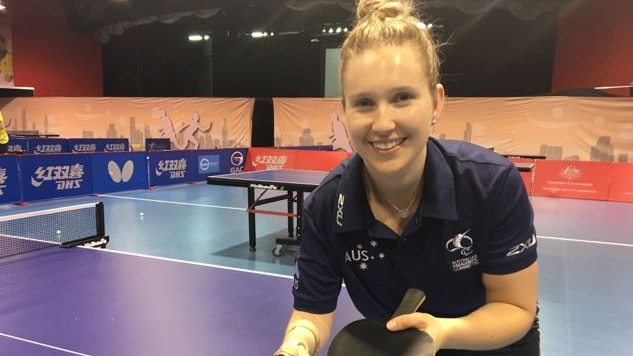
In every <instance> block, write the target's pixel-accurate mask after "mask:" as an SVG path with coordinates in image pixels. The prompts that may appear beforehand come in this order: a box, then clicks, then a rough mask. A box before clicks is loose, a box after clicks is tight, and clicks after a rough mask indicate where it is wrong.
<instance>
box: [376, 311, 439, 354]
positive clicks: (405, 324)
mask: <svg viewBox="0 0 633 356" xmlns="http://www.w3.org/2000/svg"><path fill="white" fill-rule="evenodd" d="M411 328H415V329H418V330H420V331H424V332H426V333H427V334H429V336H431V338H432V339H433V349H434V350H435V353H437V352H438V351H439V350H440V348H441V347H442V344H443V342H444V339H445V331H444V328H443V327H442V319H439V318H436V317H434V316H433V315H431V314H427V313H411V314H404V315H400V316H398V317H395V318H393V319H391V320H389V321H388V322H387V329H389V330H390V331H400V330H405V329H411Z"/></svg>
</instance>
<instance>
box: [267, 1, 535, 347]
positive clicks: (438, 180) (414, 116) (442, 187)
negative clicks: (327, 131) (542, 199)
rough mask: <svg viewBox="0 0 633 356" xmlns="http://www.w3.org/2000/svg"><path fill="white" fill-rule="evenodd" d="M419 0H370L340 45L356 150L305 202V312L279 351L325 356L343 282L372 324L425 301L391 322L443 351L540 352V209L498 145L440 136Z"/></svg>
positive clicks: (439, 97)
mask: <svg viewBox="0 0 633 356" xmlns="http://www.w3.org/2000/svg"><path fill="white" fill-rule="evenodd" d="M413 11H414V9H413V3H412V1H408V0H400V1H397V0H391V1H389V0H360V1H359V3H358V8H357V24H356V26H355V28H354V29H353V31H351V33H350V34H349V35H348V38H347V39H346V40H345V42H344V44H343V46H342V50H341V68H340V77H341V88H342V90H343V106H344V110H345V116H346V121H347V129H348V132H349V136H350V141H351V144H352V147H353V148H354V151H355V154H354V155H353V156H352V157H350V158H349V159H348V160H346V161H345V162H343V163H342V164H341V165H340V166H339V167H337V168H336V169H335V170H333V171H332V172H331V173H330V174H329V175H328V177H326V178H325V180H324V181H323V182H322V183H321V184H320V186H319V187H318V188H317V189H316V190H315V191H314V192H313V193H312V194H311V195H310V196H309V198H308V199H307V201H306V203H305V208H304V210H303V212H304V219H303V238H302V242H301V246H300V250H299V255H298V257H297V261H296V273H295V283H294V289H293V295H294V309H293V311H292V315H291V317H290V320H289V322H288V327H287V329H286V334H285V337H284V339H283V342H282V344H281V346H280V348H279V350H278V351H276V353H275V355H292V356H294V355H314V354H315V353H316V351H317V350H318V349H319V348H320V346H321V345H322V344H324V343H325V342H326V341H327V340H328V337H329V336H330V331H331V327H332V322H333V317H334V312H335V308H336V302H337V297H338V294H339V292H340V289H341V283H342V282H344V283H345V285H346V287H347V290H348V293H349V295H350V298H351V299H352V301H353V302H354V305H355V306H356V307H357V308H358V310H359V311H360V312H361V313H362V314H363V315H364V316H365V317H368V318H376V317H379V318H385V319H387V318H389V316H390V315H391V314H392V313H393V312H394V311H395V309H396V307H397V306H398V303H399V302H400V299H401V298H402V296H403V295H404V293H405V291H406V290H407V288H410V287H415V288H418V289H420V290H423V291H424V292H425V293H426V296H427V298H426V301H425V302H424V304H422V306H421V308H420V309H419V310H418V311H417V312H415V313H412V314H407V315H403V316H400V317H397V318H394V319H392V320H390V321H389V322H388V323H387V328H388V329H390V330H394V331H395V330H402V329H406V328H418V329H420V330H424V331H426V332H427V333H428V334H429V335H430V336H431V337H432V338H433V341H434V348H435V350H436V354H437V355H444V356H448V355H478V354H481V355H521V356H528V355H529V356H531V355H538V354H539V330H538V322H537V317H536V314H537V275H538V265H537V253H536V234H535V231H534V226H533V212H532V207H531V205H530V201H529V199H528V195H527V193H526V190H525V188H524V185H523V181H522V180H521V177H520V175H519V173H518V170H517V169H516V168H515V167H514V166H513V165H512V164H511V163H509V162H508V161H507V160H506V159H505V158H503V157H500V156H498V155H496V154H495V153H493V152H492V151H490V150H488V149H485V148H482V147H479V146H475V145H472V144H469V143H467V142H461V141H446V140H441V141H440V140H436V139H433V138H429V132H430V130H431V127H432V126H433V125H434V124H435V123H436V122H437V120H438V118H439V117H440V114H441V112H442V108H443V106H444V88H443V87H442V85H441V84H439V74H438V73H439V61H438V57H437V52H436V45H435V44H434V42H433V40H432V37H431V35H430V34H429V32H428V31H426V30H424V29H421V28H420V27H418V18H417V17H416V16H415V15H414V13H413Z"/></svg>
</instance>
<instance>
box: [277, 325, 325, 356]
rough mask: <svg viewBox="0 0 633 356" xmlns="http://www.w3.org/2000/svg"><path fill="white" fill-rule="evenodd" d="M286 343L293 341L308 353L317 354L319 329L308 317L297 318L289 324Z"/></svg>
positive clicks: (285, 338)
mask: <svg viewBox="0 0 633 356" xmlns="http://www.w3.org/2000/svg"><path fill="white" fill-rule="evenodd" d="M286 330H287V331H286V335H285V337H284V343H286V342H288V341H292V342H293V343H297V344H298V345H300V346H302V347H303V348H304V349H305V352H307V353H308V355H315V354H316V352H317V350H318V349H319V337H318V329H317V327H316V326H315V325H314V323H313V322H311V321H310V320H307V319H297V320H294V321H293V322H291V323H290V325H288V328H287V329H286Z"/></svg>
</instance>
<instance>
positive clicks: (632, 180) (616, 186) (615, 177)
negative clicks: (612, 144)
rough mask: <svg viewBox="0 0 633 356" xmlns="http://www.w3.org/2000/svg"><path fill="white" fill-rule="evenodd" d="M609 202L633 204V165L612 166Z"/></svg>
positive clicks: (618, 164) (616, 164)
mask: <svg viewBox="0 0 633 356" xmlns="http://www.w3.org/2000/svg"><path fill="white" fill-rule="evenodd" d="M609 200H611V201H622V202H629V203H633V164H630V163H612V164H611V185H610V186H609Z"/></svg>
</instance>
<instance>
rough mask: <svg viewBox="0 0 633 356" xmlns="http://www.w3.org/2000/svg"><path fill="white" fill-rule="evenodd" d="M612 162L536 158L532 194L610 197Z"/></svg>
mask: <svg viewBox="0 0 633 356" xmlns="http://www.w3.org/2000/svg"><path fill="white" fill-rule="evenodd" d="M610 166H611V163H609V162H586V161H550V160H537V161H536V166H535V167H534V181H533V185H532V195H534V196H540V197H556V198H578V199H593V200H607V197H608V194H609V170H610Z"/></svg>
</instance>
